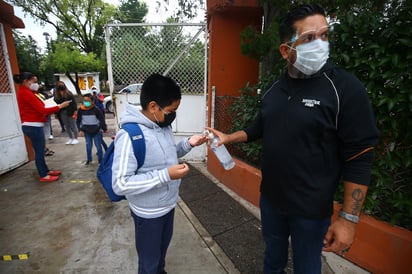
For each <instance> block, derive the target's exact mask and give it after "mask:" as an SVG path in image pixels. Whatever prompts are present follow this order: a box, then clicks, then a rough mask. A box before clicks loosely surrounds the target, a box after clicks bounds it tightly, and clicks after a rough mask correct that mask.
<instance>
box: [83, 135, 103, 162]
mask: <svg viewBox="0 0 412 274" xmlns="http://www.w3.org/2000/svg"><path fill="white" fill-rule="evenodd" d="M101 135H102V134H101V133H100V132H99V133H97V134H95V135H91V134H89V133H87V132H85V133H84V138H85V139H86V153H87V161H89V162H91V161H92V147H93V142H94V145H95V147H96V149H97V159H98V160H99V162H100V161H101V160H102V158H103V151H102V143H101V142H102V136H101Z"/></svg>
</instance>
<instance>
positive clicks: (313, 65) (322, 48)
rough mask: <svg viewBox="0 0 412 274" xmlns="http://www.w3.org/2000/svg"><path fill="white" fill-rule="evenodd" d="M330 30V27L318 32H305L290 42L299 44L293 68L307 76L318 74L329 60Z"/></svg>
mask: <svg viewBox="0 0 412 274" xmlns="http://www.w3.org/2000/svg"><path fill="white" fill-rule="evenodd" d="M328 35H329V29H328V26H324V27H321V28H319V29H318V30H309V31H305V32H303V33H302V34H300V35H299V36H298V35H296V36H294V37H293V38H292V40H291V41H290V42H292V43H295V42H298V43H299V45H298V46H296V48H293V47H291V46H289V48H290V49H292V50H296V61H295V63H294V64H293V66H294V67H295V68H296V69H298V70H299V71H301V72H302V73H304V74H306V75H312V74H314V73H316V72H318V71H319V70H320V69H321V68H322V67H323V66H324V65H325V64H326V61H327V60H328V58H329V42H328Z"/></svg>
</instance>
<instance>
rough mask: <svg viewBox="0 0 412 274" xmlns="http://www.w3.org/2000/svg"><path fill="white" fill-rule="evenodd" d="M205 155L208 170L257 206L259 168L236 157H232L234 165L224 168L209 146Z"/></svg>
mask: <svg viewBox="0 0 412 274" xmlns="http://www.w3.org/2000/svg"><path fill="white" fill-rule="evenodd" d="M207 155H208V156H207V169H208V171H209V172H210V173H211V174H213V176H214V177H216V179H218V180H219V181H220V182H221V183H223V184H224V185H225V186H227V187H228V188H230V189H231V190H233V191H234V192H235V193H236V194H237V195H239V196H240V197H242V198H243V199H245V200H246V201H248V202H250V203H252V204H253V205H255V206H257V207H259V198H260V181H261V180H262V174H261V172H260V170H259V169H257V168H254V167H252V166H249V165H247V164H245V163H244V162H242V161H240V160H237V159H236V158H234V161H235V167H234V168H232V169H231V170H225V169H224V168H223V167H222V165H221V164H220V162H219V160H218V159H217V157H216V156H215V154H214V153H213V151H212V150H211V149H210V148H209V149H208V154H207Z"/></svg>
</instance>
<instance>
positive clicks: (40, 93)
mask: <svg viewBox="0 0 412 274" xmlns="http://www.w3.org/2000/svg"><path fill="white" fill-rule="evenodd" d="M35 94H36V96H37V97H38V98H39V99H40V100H42V102H43V103H45V101H46V100H47V99H48V98H49V97H50V96H49V95H48V94H47V92H46V91H45V90H44V87H43V86H42V85H39V89H38V90H37V92H36V93H35ZM46 107H47V106H46ZM43 130H44V138H45V139H46V140H47V139H49V140H51V139H53V131H52V126H51V115H47V122H46V123H44V127H43ZM53 155H54V151H53V150H51V149H49V148H48V147H47V145H45V148H44V156H53Z"/></svg>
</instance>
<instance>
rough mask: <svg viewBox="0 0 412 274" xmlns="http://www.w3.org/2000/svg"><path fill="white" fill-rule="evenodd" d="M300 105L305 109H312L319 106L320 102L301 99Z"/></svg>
mask: <svg viewBox="0 0 412 274" xmlns="http://www.w3.org/2000/svg"><path fill="white" fill-rule="evenodd" d="M302 103H303V105H304V106H305V107H310V108H313V107H314V106H315V105H317V106H320V101H318V100H315V99H305V98H303V99H302Z"/></svg>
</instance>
